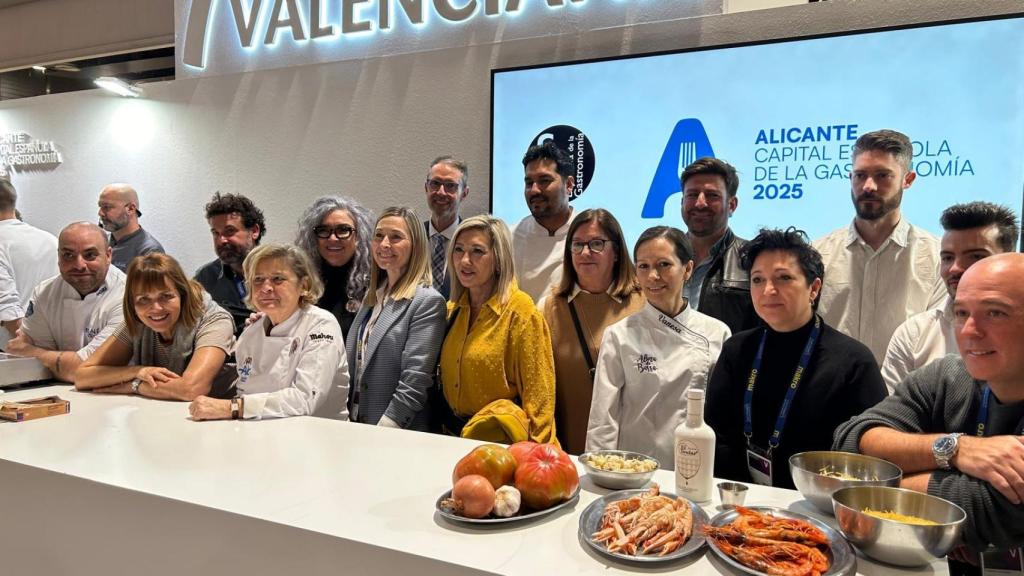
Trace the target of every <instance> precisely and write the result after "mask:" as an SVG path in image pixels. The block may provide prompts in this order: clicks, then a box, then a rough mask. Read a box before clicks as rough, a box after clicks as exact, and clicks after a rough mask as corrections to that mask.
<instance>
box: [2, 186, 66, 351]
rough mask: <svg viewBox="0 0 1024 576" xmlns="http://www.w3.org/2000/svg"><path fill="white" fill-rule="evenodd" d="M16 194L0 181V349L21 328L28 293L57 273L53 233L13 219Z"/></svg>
mask: <svg viewBox="0 0 1024 576" xmlns="http://www.w3.org/2000/svg"><path fill="white" fill-rule="evenodd" d="M17 201H18V193H17V191H16V190H15V189H14V185H13V184H11V182H10V180H6V179H3V178H0V350H6V349H7V341H8V340H10V339H11V338H12V337H13V336H14V334H15V333H16V332H17V331H18V328H19V327H20V326H21V319H22V318H24V317H25V311H26V310H27V309H28V300H29V297H30V296H31V295H32V290H34V289H35V287H36V286H38V285H39V283H40V282H42V281H43V280H46V279H47V278H49V277H50V276H53V275H54V274H56V273H57V266H55V265H54V262H53V252H54V250H56V249H57V239H56V238H54V237H53V234H50V233H49V232H46V231H43V230H40V229H38V228H36V227H34V226H29V225H28V224H26V223H24V222H22V221H21V220H19V219H18V218H17V217H16V210H15V204H16V203H17Z"/></svg>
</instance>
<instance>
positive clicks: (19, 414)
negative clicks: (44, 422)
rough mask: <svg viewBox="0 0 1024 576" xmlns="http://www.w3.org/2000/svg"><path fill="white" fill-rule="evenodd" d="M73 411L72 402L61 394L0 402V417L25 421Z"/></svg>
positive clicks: (13, 420)
mask: <svg viewBox="0 0 1024 576" xmlns="http://www.w3.org/2000/svg"><path fill="white" fill-rule="evenodd" d="M68 412H71V402H68V401H67V400H64V399H62V398H61V397H60V396H47V397H45V398H33V399H32V400H24V401H22V402H0V419H3V420H10V421H12V422H23V421H25V420H35V419H37V418H46V417H47V416H58V415H60V414H67V413H68Z"/></svg>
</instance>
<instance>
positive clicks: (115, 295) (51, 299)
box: [21, 265, 125, 360]
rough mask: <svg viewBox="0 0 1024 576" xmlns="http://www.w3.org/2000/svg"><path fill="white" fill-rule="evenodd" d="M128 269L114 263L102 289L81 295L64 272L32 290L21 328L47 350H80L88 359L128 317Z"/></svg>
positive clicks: (83, 358)
mask: <svg viewBox="0 0 1024 576" xmlns="http://www.w3.org/2000/svg"><path fill="white" fill-rule="evenodd" d="M124 283H125V275H124V272H121V271H120V270H118V269H117V268H116V267H114V265H110V266H109V267H108V268H107V275H106V277H105V279H104V281H103V284H101V285H100V287H99V288H98V289H96V290H95V291H94V292H92V293H90V294H86V295H85V296H84V297H83V296H81V295H80V294H79V293H78V291H77V290H75V289H74V287H72V286H71V285H70V284H68V283H67V282H65V281H64V279H63V278H61V276H60V275H57V276H54V277H53V278H50V279H49V280H46V281H45V282H43V283H42V284H40V285H39V286H38V287H37V288H36V290H35V292H34V293H33V294H32V300H31V301H30V302H29V306H28V310H27V311H26V314H25V320H24V322H22V325H21V329H22V331H23V332H24V333H25V334H26V335H28V337H29V338H31V339H32V341H33V342H34V343H35V345H36V346H38V347H40V348H43V349H44V350H59V351H76V353H77V354H78V357H79V358H81V359H82V360H85V359H86V358H88V357H89V356H91V355H92V354H93V352H95V351H96V350H97V349H98V348H99V347H100V344H103V342H104V341H105V340H106V339H107V338H109V337H110V335H111V334H113V333H114V330H116V329H117V327H118V325H120V324H121V322H123V321H124V314H123V311H122V310H121V304H122V300H123V299H124Z"/></svg>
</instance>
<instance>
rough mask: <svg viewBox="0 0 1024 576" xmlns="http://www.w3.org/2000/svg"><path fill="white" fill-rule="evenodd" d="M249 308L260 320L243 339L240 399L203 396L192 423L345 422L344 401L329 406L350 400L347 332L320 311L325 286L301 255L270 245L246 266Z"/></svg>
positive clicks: (240, 341) (192, 410) (192, 408)
mask: <svg viewBox="0 0 1024 576" xmlns="http://www.w3.org/2000/svg"><path fill="white" fill-rule="evenodd" d="M242 266H243V269H244V271H245V283H246V288H247V292H248V296H247V297H246V304H247V305H248V306H249V307H250V308H252V309H254V310H256V311H258V312H260V313H262V318H260V319H259V320H258V321H256V322H254V323H253V324H252V325H250V326H249V327H248V328H246V329H245V331H244V332H242V334H241V336H239V337H238V345H237V346H236V347H235V359H236V361H237V363H238V379H237V380H236V381H235V389H236V396H235V397H234V398H232V399H231V400H221V399H216V398H210V397H208V396H200V397H198V398H196V399H195V400H193V401H192V405H191V406H189V412H190V413H191V415H192V418H193V419H194V420H224V419H227V418H231V419H255V420H260V419H263V418H281V417H286V416H305V415H310V414H314V413H316V412H317V410H318V409H321V410H331V411H333V413H334V414H336V415H337V416H339V417H340V418H342V419H344V418H345V417H346V416H347V410H346V409H345V404H344V401H342V402H340V403H339V406H337V407H333V408H332V407H328V406H325V401H326V399H327V397H328V394H329V393H330V392H331V391H332V389H335V390H337V391H338V392H337V393H336V394H335V396H336V397H340V398H342V399H344V398H345V397H347V395H348V394H347V392H348V366H347V364H346V362H345V351H344V344H343V341H342V337H341V326H339V325H338V321H337V320H336V319H335V318H334V315H332V314H331V313H330V312H328V311H326V310H323V309H321V308H318V307H317V306H316V302H317V299H318V298H320V294H321V292H323V285H322V284H321V283H320V279H319V278H318V276H317V274H316V270H315V269H314V268H313V264H312V263H311V262H310V260H309V257H308V256H306V254H305V252H303V251H302V249H300V248H298V247H296V246H289V245H284V244H265V245H263V246H259V247H257V248H256V249H254V250H253V251H252V252H250V253H249V255H248V256H247V257H246V258H245V262H244V263H243V265H242Z"/></svg>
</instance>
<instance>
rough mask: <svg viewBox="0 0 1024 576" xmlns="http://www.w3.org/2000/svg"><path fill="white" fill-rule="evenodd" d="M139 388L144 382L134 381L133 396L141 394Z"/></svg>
mask: <svg viewBox="0 0 1024 576" xmlns="http://www.w3.org/2000/svg"><path fill="white" fill-rule="evenodd" d="M139 386H142V380H139V379H138V378H136V379H134V380H132V394H138V393H139Z"/></svg>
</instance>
